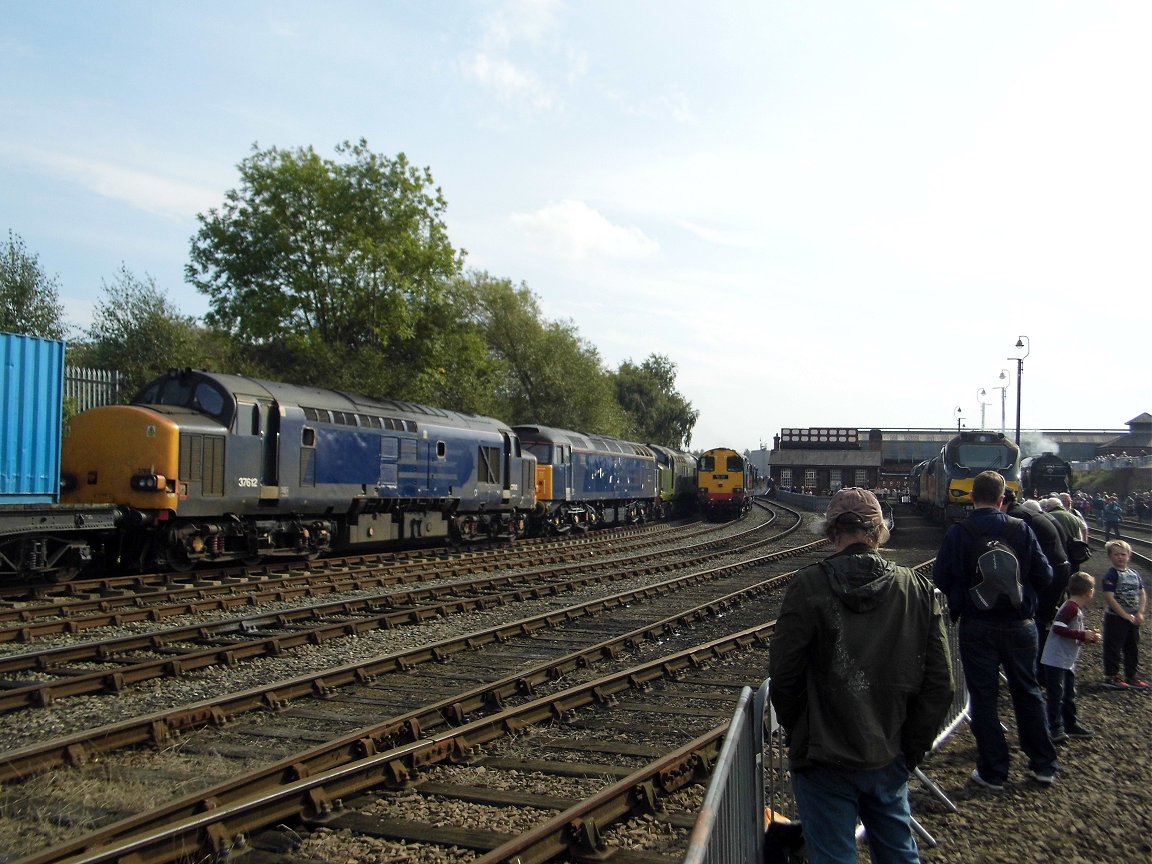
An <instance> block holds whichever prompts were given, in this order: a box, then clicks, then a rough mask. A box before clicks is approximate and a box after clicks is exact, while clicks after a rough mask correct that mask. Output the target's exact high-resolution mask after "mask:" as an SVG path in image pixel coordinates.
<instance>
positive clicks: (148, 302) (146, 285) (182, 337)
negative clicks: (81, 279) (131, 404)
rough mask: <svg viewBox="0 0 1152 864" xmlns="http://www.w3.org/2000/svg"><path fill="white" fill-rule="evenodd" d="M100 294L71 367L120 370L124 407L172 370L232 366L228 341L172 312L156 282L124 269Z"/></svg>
mask: <svg viewBox="0 0 1152 864" xmlns="http://www.w3.org/2000/svg"><path fill="white" fill-rule="evenodd" d="M101 291H102V297H101V299H100V300H99V301H98V302H97V304H96V308H95V311H94V313H93V316H92V326H91V327H90V328H89V329H88V331H87V333H86V337H85V340H84V341H83V343H81V344H77V345H73V346H70V348H69V362H70V363H72V364H74V365H83V366H91V367H94V368H98V369H116V370H119V372H120V375H121V388H120V389H121V396H122V398H123V399H124V400H125V401H127V400H129V399H131V398H132V397H133V396H134V395H135V394H136V392H137V391H138V390H139V389H140V388H141V387H143V386H144V385H145V384H147V383H148V382H149V381H151V380H152V379H153V378H155V377H156V376H157V375H162V374H163V373H164V372H166V371H167V370H168V369H170V368H174V367H175V368H179V367H183V366H195V367H201V368H202V367H215V368H217V369H219V368H226V367H227V366H228V365H229V361H230V359H231V358H230V357H229V347H228V344H227V341H226V340H225V339H223V338H222V337H221V336H220V335H218V334H213V333H211V332H209V331H207V330H205V329H204V328H203V327H201V326H199V325H198V324H197V323H196V319H195V318H193V317H191V316H187V315H181V314H178V313H176V312H173V311H171V310H172V302H171V300H169V298H168V296H167V294H165V292H163V291H162V290H160V288H158V287H157V286H156V281H155V280H154V279H153V278H152V277H151V276H149V275H147V274H145V275H144V278H143V279H141V278H138V277H137V276H135V275H134V274H133V273H132V272H131V271H130V270H129V269H128V268H127V267H126V266H124V265H123V264H122V265H120V269H119V270H118V271H117V273H116V276H115V278H114V279H113V280H112V281H111V282H107V281H103V282H102V283H101Z"/></svg>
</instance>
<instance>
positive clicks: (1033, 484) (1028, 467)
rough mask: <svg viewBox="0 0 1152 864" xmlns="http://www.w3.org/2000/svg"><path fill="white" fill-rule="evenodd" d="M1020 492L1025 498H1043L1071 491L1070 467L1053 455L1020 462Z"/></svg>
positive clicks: (1028, 458)
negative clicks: (1054, 493)
mask: <svg viewBox="0 0 1152 864" xmlns="http://www.w3.org/2000/svg"><path fill="white" fill-rule="evenodd" d="M1020 490H1021V492H1023V494H1024V497H1025V498H1045V497H1047V496H1048V495H1051V494H1052V493H1053V492H1071V491H1072V466H1071V465H1070V464H1068V463H1067V462H1065V461H1064V460H1063V459H1061V458H1060V457H1059V456H1057V455H1056V454H1055V453H1041V454H1040V455H1039V456H1027V457H1025V458H1024V459H1021V460H1020Z"/></svg>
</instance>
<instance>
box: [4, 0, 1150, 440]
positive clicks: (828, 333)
mask: <svg viewBox="0 0 1152 864" xmlns="http://www.w3.org/2000/svg"><path fill="white" fill-rule="evenodd" d="M1149 33H1152V4H1150V3H1148V2H1147V0H1075V2H1071V0H1069V2H1062V0H1035V2H1030V0H939V2H933V0H869V2H859V0H823V2H822V0H772V2H765V0H746V2H745V0H713V2H710V3H701V2H698V0H693V2H689V0H488V2H479V0H452V2H449V0H363V2H353V0H326V2H325V3H314V2H297V0H274V2H265V0H245V2H240V3H237V2H220V0H197V2H196V3H183V2H169V0H140V2H136V0H100V2H96V0H85V2H79V0H55V2H33V0H0V117H2V118H3V122H0V239H3V240H5V241H6V239H7V232H8V231H12V232H13V233H14V234H16V235H18V236H19V237H20V238H21V239H22V240H23V241H24V244H25V246H26V247H27V249H28V251H29V252H31V253H32V254H35V255H36V256H37V257H38V259H39V262H40V265H41V267H42V268H43V270H44V271H45V272H46V273H47V274H48V275H50V276H53V277H55V279H56V280H57V287H58V289H59V293H60V298H61V300H62V301H63V303H64V306H65V312H66V317H67V318H68V320H69V321H70V322H71V323H72V324H74V325H75V326H76V327H78V328H80V329H83V328H84V327H86V326H88V325H89V324H90V323H91V316H92V310H93V307H94V305H95V304H96V303H98V302H99V301H100V299H101V296H102V288H103V285H104V284H105V283H111V282H112V281H114V279H115V277H116V274H117V272H118V270H119V269H120V268H121V266H123V267H126V268H127V269H128V270H129V271H131V272H132V273H134V274H135V275H137V276H140V277H142V276H145V275H147V276H151V277H152V278H153V279H154V280H155V282H156V284H157V286H158V287H159V288H160V289H161V290H162V291H164V292H165V293H166V294H167V295H168V296H169V297H170V298H171V300H172V303H173V308H174V309H175V310H177V311H179V312H181V313H183V314H188V315H195V316H201V315H203V314H204V313H205V312H206V311H207V310H208V304H207V298H206V297H205V296H203V295H200V294H198V293H197V292H196V291H195V289H194V288H192V287H191V286H189V285H188V284H187V283H185V281H184V266H185V264H186V263H187V261H188V253H189V248H190V242H191V238H192V237H193V236H194V235H195V233H196V231H197V229H198V227H199V222H198V220H197V216H198V214H205V213H207V212H208V210H209V209H210V208H213V207H218V206H219V205H220V204H221V203H222V201H223V198H224V195H225V193H226V192H227V191H228V190H230V189H234V188H237V186H238V185H239V184H238V179H239V175H238V172H237V165H238V164H239V163H240V162H241V161H242V160H243V159H245V158H246V157H247V156H248V155H249V154H250V153H251V152H252V148H253V147H254V146H258V147H260V148H269V147H279V148H283V149H294V148H299V147H309V146H310V147H313V148H314V149H315V150H316V151H317V152H318V153H319V154H320V155H322V156H324V157H326V158H336V154H335V149H334V148H335V146H336V145H337V144H338V143H340V142H342V141H345V140H351V141H355V140H358V139H360V138H364V139H366V140H367V142H368V146H369V147H370V148H371V149H372V150H373V151H374V152H377V153H380V154H382V155H385V156H390V157H392V156H395V155H397V154H399V153H404V154H405V155H406V156H407V158H408V159H409V161H410V162H411V163H412V164H413V165H416V166H418V167H427V168H429V169H430V171H431V173H432V175H433V178H434V180H435V183H436V185H437V186H439V187H440V188H441V190H442V191H443V194H444V196H445V198H446V200H447V202H448V210H447V213H446V216H445V221H446V223H447V226H448V233H449V238H450V239H451V241H452V242H453V244H454V245H455V246H456V247H457V248H462V249H464V250H466V252H467V257H466V267H467V268H469V269H473V270H478V271H485V272H487V273H489V274H490V275H492V276H494V277H497V278H505V279H510V280H512V281H513V282H514V283H516V284H519V283H524V284H525V285H527V286H528V287H529V288H530V289H531V290H532V291H533V292H534V293H535V294H536V296H537V297H538V298H539V300H540V303H541V307H542V309H543V312H544V315H545V316H546V317H547V318H548V319H550V320H570V321H571V322H573V323H574V324H575V326H576V328H577V329H578V331H579V334H580V335H581V336H582V337H583V338H584V339H586V340H587V341H588V342H589V343H591V344H592V345H594V346H595V347H596V348H597V350H598V351H599V352H600V355H601V357H602V359H603V361H604V364H605V366H606V367H608V368H612V369H615V368H616V367H617V366H618V365H619V364H620V363H621V362H623V361H625V360H632V361H634V362H636V363H640V362H642V361H643V360H644V359H645V358H646V357H648V356H649V355H651V354H653V353H656V354H663V355H666V356H667V357H668V358H669V359H671V360H672V362H673V363H675V364H676V366H677V370H678V374H677V381H676V386H677V389H678V390H679V392H680V393H681V394H682V395H683V396H684V397H685V398H686V399H687V400H688V401H690V402H691V403H692V405H693V407H694V408H696V409H697V410H698V411H699V412H700V417H699V420H698V422H697V424H696V427H695V430H694V433H693V436H692V440H691V446H692V447H693V448H708V447H719V446H728V447H735V448H737V449H740V450H743V449H745V448H752V449H755V448H757V447H759V446H762V445H763V446H768V447H771V446H772V439H773V436H774V435H776V434H778V433H779V432H780V430H781V429H782V428H795V427H810V426H817V427H818V426H832V427H851V428H872V427H878V428H919V427H931V428H949V427H952V426H955V425H956V424H957V423H959V424H961V425H962V426H963V427H965V428H979V427H980V425H981V417H982V416H983V418H984V424H983V425H984V426H985V428H991V429H996V430H999V429H1000V428H1001V424H1002V420H1004V421H1005V422H1004V425H1005V426H1006V427H1007V429H1008V430H1009V432H1010V433H1011V432H1013V431H1014V427H1015V420H1016V418H1015V415H1016V404H1017V398H1018V397H1019V402H1020V407H1021V424H1022V426H1023V428H1024V429H1121V430H1122V429H1124V428H1125V424H1126V423H1127V422H1128V421H1129V420H1130V419H1132V418H1134V417H1136V416H1137V415H1139V414H1142V413H1144V412H1146V411H1152V383H1150V382H1152V375H1150V362H1149V360H1150V356H1152V355H1150V353H1149V337H1150V336H1152V325H1150V322H1152V313H1150V312H1149V302H1148V301H1149V285H1150V283H1152V256H1150V242H1149V239H1150V238H1152V207H1150V202H1152V167H1150V166H1152V111H1149V109H1148V104H1149V97H1148V93H1149V89H1150V87H1152V52H1150V51H1149V50H1148V48H1147V43H1148V34H1149ZM1021 337H1024V338H1021ZM1018 341H1020V342H1022V343H1023V345H1024V348H1022V349H1017V348H1016V347H1015V346H1016V343H1017V342H1018ZM1018 361H1019V362H1018ZM1021 367H1022V369H1023V382H1022V384H1023V386H1022V388H1021V390H1020V392H1019V394H1018V392H1017V384H1018V376H1017V371H1018V369H1019V368H1021ZM1002 376H1004V377H1002ZM1005 379H1006V380H1005ZM1005 385H1006V386H1005ZM981 391H983V394H981ZM382 395H386V394H382Z"/></svg>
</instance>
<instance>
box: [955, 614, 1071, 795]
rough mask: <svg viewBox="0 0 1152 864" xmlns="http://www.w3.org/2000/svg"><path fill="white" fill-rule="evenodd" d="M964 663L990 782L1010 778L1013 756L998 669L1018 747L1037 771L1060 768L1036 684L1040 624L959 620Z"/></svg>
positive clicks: (982, 766) (979, 760)
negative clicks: (1003, 719) (1009, 702)
mask: <svg viewBox="0 0 1152 864" xmlns="http://www.w3.org/2000/svg"><path fill="white" fill-rule="evenodd" d="M959 637H960V662H961V664H962V665H963V667H964V679H965V683H966V684H967V685H968V696H969V700H970V706H969V708H970V712H971V725H972V735H973V736H974V737H975V738H976V754H977V755H976V767H977V768H978V769H979V770H980V776H981V777H983V778H984V779H985V780H987V781H989V782H990V783H1003V782H1004V781H1005V780H1007V779H1008V768H1009V765H1010V763H1011V754H1010V753H1009V751H1008V742H1007V741H1006V740H1005V738H1004V728H1003V727H1002V726H1001V725H1000V667H1003V668H1004V676H1005V677H1006V678H1007V679H1008V692H1009V694H1011V697H1012V707H1013V709H1014V710H1015V712H1016V730H1017V733H1018V734H1019V736H1020V747H1021V749H1022V750H1023V751H1024V752H1025V753H1026V754H1027V756H1028V767H1029V768H1030V769H1032V770H1033V771H1039V772H1042V773H1045V774H1051V773H1053V772H1054V771H1055V770H1056V747H1055V746H1054V745H1053V744H1052V739H1051V737H1049V735H1048V719H1047V716H1046V712H1045V704H1044V695H1043V694H1042V693H1041V692H1040V684H1039V682H1038V681H1037V680H1036V644H1037V638H1036V625H1035V624H1034V623H1033V622H1032V619H1030V618H1029V619H1028V620H1026V621H1016V620H999V619H997V620H989V619H984V618H974V617H972V616H969V615H963V616H961V617H960V630H959Z"/></svg>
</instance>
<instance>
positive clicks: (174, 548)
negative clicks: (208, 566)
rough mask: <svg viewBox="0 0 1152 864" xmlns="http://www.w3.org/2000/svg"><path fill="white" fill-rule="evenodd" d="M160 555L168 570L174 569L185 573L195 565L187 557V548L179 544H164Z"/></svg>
mask: <svg viewBox="0 0 1152 864" xmlns="http://www.w3.org/2000/svg"><path fill="white" fill-rule="evenodd" d="M160 557H161V559H162V560H163V562H164V566H166V567H167V568H168V569H169V570H175V571H176V572H177V573H187V572H188V571H189V570H191V569H192V568H193V567H194V566H196V565H195V564H194V563H193V562H192V559H191V558H189V557H188V552H187V550H186V549H185V548H184V547H183V546H181V545H171V546H165V547H164V549H163V550H162V551H161V553H160Z"/></svg>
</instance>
